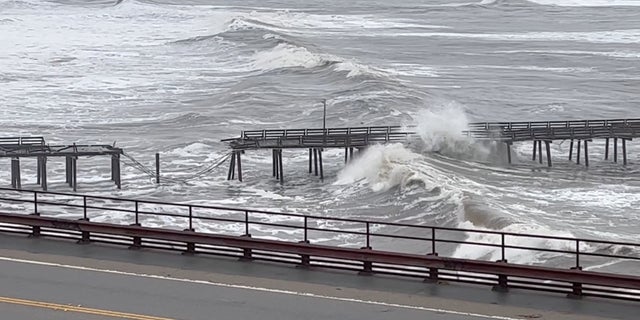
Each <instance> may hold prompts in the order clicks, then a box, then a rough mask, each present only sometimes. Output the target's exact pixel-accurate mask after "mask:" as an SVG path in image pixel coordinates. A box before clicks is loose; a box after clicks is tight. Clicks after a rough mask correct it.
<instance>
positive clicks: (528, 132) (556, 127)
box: [464, 119, 640, 142]
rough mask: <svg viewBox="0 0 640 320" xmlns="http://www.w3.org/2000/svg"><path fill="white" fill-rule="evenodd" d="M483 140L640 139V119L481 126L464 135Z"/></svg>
mask: <svg viewBox="0 0 640 320" xmlns="http://www.w3.org/2000/svg"><path fill="white" fill-rule="evenodd" d="M464 134H466V135H467V136H469V137H472V138H475V139H479V140H483V139H485V140H497V141H514V142H515V141H527V140H529V141H530V140H565V139H578V140H585V139H594V138H621V139H632V138H635V137H638V136H640V119H611V120H568V121H530V122H478V123H471V124H469V129H468V130H467V131H464Z"/></svg>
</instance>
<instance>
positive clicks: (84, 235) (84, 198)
mask: <svg viewBox="0 0 640 320" xmlns="http://www.w3.org/2000/svg"><path fill="white" fill-rule="evenodd" d="M82 210H83V213H82V219H80V220H81V221H89V218H88V217H87V196H82ZM90 242H91V235H90V233H89V231H82V238H81V239H80V240H78V242H77V243H78V244H88V243H90Z"/></svg>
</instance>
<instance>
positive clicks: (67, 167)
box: [64, 156, 115, 187]
mask: <svg viewBox="0 0 640 320" xmlns="http://www.w3.org/2000/svg"><path fill="white" fill-rule="evenodd" d="M64 160H65V164H64V173H65V175H66V178H65V180H64V182H66V183H67V184H68V185H69V187H71V157H70V156H66V157H64ZM114 166H115V164H114ZM113 179H114V181H115V176H114V178H113Z"/></svg>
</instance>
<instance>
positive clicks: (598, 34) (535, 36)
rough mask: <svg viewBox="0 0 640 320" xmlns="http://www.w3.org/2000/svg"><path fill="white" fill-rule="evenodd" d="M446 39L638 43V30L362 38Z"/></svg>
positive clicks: (459, 33)
mask: <svg viewBox="0 0 640 320" xmlns="http://www.w3.org/2000/svg"><path fill="white" fill-rule="evenodd" d="M381 35H382V36H392V35H393V36H396V37H398V36H402V37H448V38H471V39H486V40H493V41H575V42H588V43H625V44H626V43H638V42H640V29H624V30H608V31H589V32H585V31H567V32H557V31H543V32H522V33H462V32H388V31H387V32H372V33H369V34H363V35H362V36H365V37H366V36H369V37H376V36H381Z"/></svg>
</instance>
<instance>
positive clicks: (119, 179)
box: [111, 154, 122, 189]
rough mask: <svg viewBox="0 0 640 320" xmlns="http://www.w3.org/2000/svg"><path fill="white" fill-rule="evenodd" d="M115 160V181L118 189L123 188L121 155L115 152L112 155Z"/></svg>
mask: <svg viewBox="0 0 640 320" xmlns="http://www.w3.org/2000/svg"><path fill="white" fill-rule="evenodd" d="M111 160H112V161H113V182H115V183H116V187H118V189H122V175H121V173H120V155H119V154H114V155H113V156H111Z"/></svg>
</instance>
